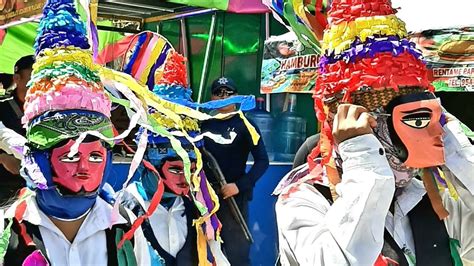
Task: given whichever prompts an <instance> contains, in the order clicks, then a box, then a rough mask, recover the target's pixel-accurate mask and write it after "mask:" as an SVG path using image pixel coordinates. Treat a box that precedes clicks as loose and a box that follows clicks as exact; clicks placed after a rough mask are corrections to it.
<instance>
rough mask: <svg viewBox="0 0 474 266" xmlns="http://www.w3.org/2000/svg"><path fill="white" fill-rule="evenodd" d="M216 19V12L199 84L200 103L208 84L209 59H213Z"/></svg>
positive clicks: (212, 21) (198, 100) (198, 99)
mask: <svg viewBox="0 0 474 266" xmlns="http://www.w3.org/2000/svg"><path fill="white" fill-rule="evenodd" d="M216 19H217V13H216V12H214V14H212V19H211V26H210V28H209V38H208V40H207V45H206V54H205V55H204V65H203V67H202V73H201V82H200V83H199V92H198V98H197V102H198V103H201V101H202V91H203V90H204V85H205V83H206V77H207V72H208V68H209V59H210V57H211V56H210V55H211V47H212V43H213V42H214V38H215V31H216Z"/></svg>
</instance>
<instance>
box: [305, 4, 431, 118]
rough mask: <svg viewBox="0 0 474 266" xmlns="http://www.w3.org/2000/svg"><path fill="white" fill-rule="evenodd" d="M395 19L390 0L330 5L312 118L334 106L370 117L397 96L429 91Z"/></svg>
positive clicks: (419, 61) (414, 52)
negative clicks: (360, 109) (361, 109)
mask: <svg viewBox="0 0 474 266" xmlns="http://www.w3.org/2000/svg"><path fill="white" fill-rule="evenodd" d="M395 14H396V10H395V9H393V8H392V7H391V3H390V0H335V1H333V3H332V6H331V9H330V10H329V12H328V22H329V24H328V27H327V28H326V30H325V32H324V37H323V50H324V54H323V56H322V57H321V59H320V63H319V76H318V78H317V84H316V85H317V86H316V90H315V95H314V97H315V104H316V106H315V107H316V111H317V112H318V118H323V117H324V115H323V114H324V111H323V105H328V106H330V110H331V111H332V112H334V111H335V110H336V109H335V107H337V103H339V102H353V103H356V104H360V105H363V106H365V107H367V108H368V109H369V110H370V111H373V110H375V109H377V108H379V107H383V106H385V105H387V104H388V102H389V101H390V100H391V99H393V98H394V97H396V96H397V95H400V94H407V93H413V92H414V91H424V90H433V87H432V86H431V84H430V82H429V81H428V77H427V69H426V66H425V63H424V62H423V61H422V56H421V52H420V51H419V50H417V49H416V48H415V44H414V43H412V42H410V41H408V39H407V32H406V29H405V23H404V22H403V21H401V20H400V19H399V18H398V17H397V16H396V15H395ZM320 120H321V119H320ZM322 120H324V119H322Z"/></svg>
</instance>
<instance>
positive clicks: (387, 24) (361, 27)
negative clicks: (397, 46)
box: [323, 15, 407, 54]
mask: <svg viewBox="0 0 474 266" xmlns="http://www.w3.org/2000/svg"><path fill="white" fill-rule="evenodd" d="M376 35H382V36H393V35H397V36H398V37H400V38H404V37H406V36H407V31H406V28H405V22H403V21H402V20H400V19H399V18H397V16H395V15H389V16H373V17H361V18H357V19H356V20H354V21H349V22H347V21H344V22H341V23H340V24H337V25H333V26H332V27H331V28H330V29H329V30H326V32H325V34H324V38H323V50H327V52H328V53H332V52H333V51H334V52H335V53H336V54H340V53H341V52H342V51H344V50H346V49H348V48H350V46H351V44H352V43H353V42H354V41H355V40H356V38H357V37H358V38H360V40H361V41H362V42H365V40H366V39H367V38H368V37H372V36H376Z"/></svg>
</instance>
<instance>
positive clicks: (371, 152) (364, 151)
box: [338, 134, 390, 171]
mask: <svg viewBox="0 0 474 266" xmlns="http://www.w3.org/2000/svg"><path fill="white" fill-rule="evenodd" d="M338 149H339V153H340V155H341V158H342V161H343V169H344V171H347V170H350V169H353V168H359V169H367V170H373V169H377V168H380V167H390V166H389V164H388V161H387V158H386V155H385V149H384V148H383V147H382V144H381V143H380V141H379V140H378V139H377V138H376V137H375V135H373V134H365V135H361V136H357V137H354V138H350V139H348V140H345V141H343V142H342V143H340V144H339V146H338Z"/></svg>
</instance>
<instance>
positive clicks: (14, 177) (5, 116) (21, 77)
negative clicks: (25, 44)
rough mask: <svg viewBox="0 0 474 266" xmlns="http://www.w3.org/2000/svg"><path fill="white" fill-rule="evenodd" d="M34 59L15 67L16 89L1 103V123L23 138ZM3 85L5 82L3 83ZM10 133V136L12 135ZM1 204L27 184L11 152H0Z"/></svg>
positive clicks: (17, 161) (18, 161) (24, 61)
mask: <svg viewBox="0 0 474 266" xmlns="http://www.w3.org/2000/svg"><path fill="white" fill-rule="evenodd" d="M33 63H34V57H33V56H32V55H28V56H25V57H22V58H20V59H19V60H18V61H17V62H16V63H15V67H14V71H13V72H14V75H13V82H14V84H15V89H14V90H13V92H12V96H11V97H10V98H9V99H7V100H6V101H3V102H0V114H1V115H0V122H1V123H2V124H3V126H4V127H5V128H7V129H11V130H13V131H15V132H16V133H18V134H19V135H21V136H25V134H26V132H25V129H24V128H23V126H22V124H21V117H22V116H23V103H24V102H25V95H26V91H27V88H26V84H27V83H28V81H29V80H30V78H31V71H32V68H33ZM2 84H3V82H2ZM8 84H10V85H11V81H9V80H6V81H5V86H2V87H4V89H7V88H8V87H10V85H8ZM10 133H11V132H9V133H8V134H10ZM0 164H1V166H0V182H1V186H0V204H1V203H2V202H5V201H6V200H8V199H10V198H11V197H12V196H14V195H15V193H16V192H17V191H18V190H19V189H20V188H22V187H24V185H25V182H24V180H23V178H21V177H20V176H19V173H20V160H19V159H17V158H15V157H14V156H13V155H11V154H10V153H9V152H7V151H5V150H3V149H1V150H0Z"/></svg>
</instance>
